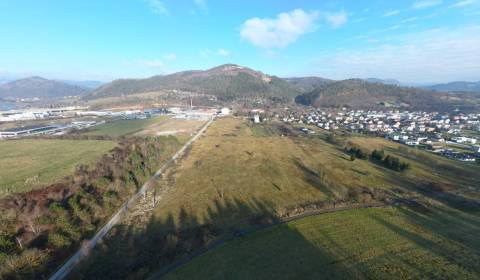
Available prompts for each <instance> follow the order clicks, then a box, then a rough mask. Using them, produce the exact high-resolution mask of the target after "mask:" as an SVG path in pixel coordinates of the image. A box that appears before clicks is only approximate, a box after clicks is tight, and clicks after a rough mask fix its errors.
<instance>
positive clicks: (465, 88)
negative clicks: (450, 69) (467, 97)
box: [425, 82, 480, 92]
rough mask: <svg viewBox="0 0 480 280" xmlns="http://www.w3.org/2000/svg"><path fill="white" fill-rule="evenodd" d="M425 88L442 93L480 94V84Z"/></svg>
mask: <svg viewBox="0 0 480 280" xmlns="http://www.w3.org/2000/svg"><path fill="white" fill-rule="evenodd" d="M425 88H427V89H430V90H434V91H440V92H480V82H451V83H446V84H438V85H433V86H427V87H425Z"/></svg>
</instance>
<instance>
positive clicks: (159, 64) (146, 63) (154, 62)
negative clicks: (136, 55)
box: [137, 59, 165, 69]
mask: <svg viewBox="0 0 480 280" xmlns="http://www.w3.org/2000/svg"><path fill="white" fill-rule="evenodd" d="M137 64H139V65H141V66H143V67H148V68H160V69H163V68H164V67H165V63H163V61H161V60H159V59H151V60H146V59H140V60H137Z"/></svg>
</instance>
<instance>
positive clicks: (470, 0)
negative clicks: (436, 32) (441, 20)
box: [451, 0, 477, 8]
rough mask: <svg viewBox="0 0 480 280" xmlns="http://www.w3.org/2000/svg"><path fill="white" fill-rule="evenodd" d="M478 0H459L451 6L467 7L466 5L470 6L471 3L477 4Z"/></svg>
mask: <svg viewBox="0 0 480 280" xmlns="http://www.w3.org/2000/svg"><path fill="white" fill-rule="evenodd" d="M476 2H477V0H464V1H459V2H457V3H455V4H453V5H452V6H451V7H454V8H460V7H465V6H468V5H471V4H475V3H476Z"/></svg>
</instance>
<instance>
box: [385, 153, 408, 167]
mask: <svg viewBox="0 0 480 280" xmlns="http://www.w3.org/2000/svg"><path fill="white" fill-rule="evenodd" d="M383 164H384V165H385V167H387V168H389V169H392V170H395V171H404V170H406V169H408V168H410V165H409V164H408V163H405V162H401V161H400V159H399V158H398V157H394V156H390V155H387V156H386V157H385V158H384V159H383Z"/></svg>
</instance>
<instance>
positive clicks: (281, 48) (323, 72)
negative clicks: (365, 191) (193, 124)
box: [0, 0, 480, 83]
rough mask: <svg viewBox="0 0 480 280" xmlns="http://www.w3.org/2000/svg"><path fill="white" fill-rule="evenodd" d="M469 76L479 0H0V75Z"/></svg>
mask: <svg viewBox="0 0 480 280" xmlns="http://www.w3.org/2000/svg"><path fill="white" fill-rule="evenodd" d="M223 63H236V64H240V65H244V66H247V67H251V68H254V69H257V70H261V71H263V72H266V73H268V74H273V75H277V76H282V77H286V76H306V75H315V76H321V77H327V78H333V79H344V78H351V77H359V78H367V77H378V78H396V79H399V80H401V81H404V82H411V83H430V82H445V81H453V80H469V81H474V80H480V0H418V1H417V0H404V1H386V0H385V1H380V0H377V1H354V0H345V1H311V0H297V1H290V0H264V1H261V0H255V1H250V0H242V1H223V0H222V1H220V0H122V1H113V0H101V1H100V0H96V1H95V0H81V1H80V0H77V1H74V0H42V1H38V0H30V1H26V0H15V1H12V0H0V76H18V77H20V76H27V75H41V76H45V77H47V78H55V79H77V80H79V79H94V80H104V81H108V80H111V79H115V78H126V77H147V76H152V75H156V74H167V73H172V72H176V71H181V70H189V69H207V68H210V67H213V66H216V65H219V64H223Z"/></svg>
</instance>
